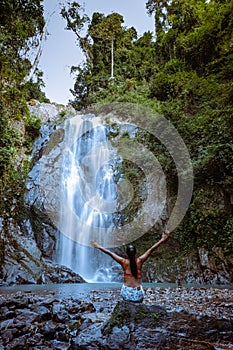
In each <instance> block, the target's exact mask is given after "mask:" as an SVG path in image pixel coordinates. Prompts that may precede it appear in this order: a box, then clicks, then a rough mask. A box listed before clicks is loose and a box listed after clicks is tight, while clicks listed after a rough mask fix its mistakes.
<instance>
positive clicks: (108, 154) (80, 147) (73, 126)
mask: <svg viewBox="0 0 233 350" xmlns="http://www.w3.org/2000/svg"><path fill="white" fill-rule="evenodd" d="M64 138H65V139H64V145H65V146H64V150H63V163H62V170H61V181H60V191H61V205H60V223H59V230H60V237H59V240H58V244H57V261H58V262H59V263H60V264H62V265H65V266H67V267H70V268H71V269H72V270H74V271H75V272H77V273H79V274H80V275H81V276H82V277H83V278H84V279H86V280H100V281H110V280H111V274H110V265H111V263H112V259H111V258H110V257H109V256H106V255H105V254H103V253H102V252H100V251H98V250H96V249H93V248H92V247H90V246H89V241H90V239H92V240H96V241H97V242H98V243H100V244H102V245H105V246H106V245H107V243H108V242H109V239H110V238H109V237H111V234H112V230H113V229H114V222H113V213H114V212H115V211H116V206H117V188H116V184H115V182H114V164H115V162H116V160H117V154H116V152H115V150H114V149H113V148H112V147H111V145H110V143H109V142H108V139H107V130H106V127H105V126H104V125H103V124H102V122H101V120H100V118H97V117H93V116H92V115H85V116H82V117H80V116H78V117H75V118H71V119H69V120H67V121H66V124H65V135H64Z"/></svg>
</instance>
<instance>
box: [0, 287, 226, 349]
mask: <svg viewBox="0 0 233 350" xmlns="http://www.w3.org/2000/svg"><path fill="white" fill-rule="evenodd" d="M64 288H65V287H64ZM144 289H145V300H144V302H143V303H142V304H132V303H126V302H123V301H122V300H121V298H120V295H119V292H120V286H119V287H114V288H110V287H109V288H107V289H106V288H105V289H101V288H95V287H94V286H93V288H92V287H91V285H89V288H86V289H84V290H82V292H81V293H80V294H79V295H75V296H72V295H65V294H64V293H62V292H61V291H59V290H53V289H49V288H48V287H45V288H44V289H41V290H40V291H33V289H31V290H30V286H29V287H28V288H27V290H21V291H19V290H18V291H15V290H14V289H8V290H7V289H5V290H4V289H2V290H0V292H1V297H0V322H1V323H0V336H1V337H0V339H1V340H0V350H3V349H6V350H10V349H23V350H25V349H29V350H31V349H34V350H39V349H41V350H42V349H43V350H48V349H55V350H65V349H66V350H72V349H90V350H92V349H131V350H135V349H136V350H143V349H147V350H150V349H164V350H165V349H172V350H173V349H198V350H202V349H216V350H220V349H233V327H232V326H233V290H232V289H230V288H228V289H226V288H222V289H220V288H200V287H199V288H197V287H192V288H184V287H180V288H177V287H176V288H171V287H169V288H164V287H144ZM71 294H72V293H71Z"/></svg>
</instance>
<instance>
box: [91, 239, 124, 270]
mask: <svg viewBox="0 0 233 350" xmlns="http://www.w3.org/2000/svg"><path fill="white" fill-rule="evenodd" d="M90 244H91V245H92V247H94V248H97V249H99V250H101V252H103V253H105V254H107V255H110V256H111V258H113V259H114V260H115V261H116V262H118V264H120V265H122V264H123V260H124V259H123V258H122V257H121V256H119V255H117V254H115V253H113V252H111V250H108V249H106V248H104V247H102V246H101V245H100V244H98V243H97V242H94V241H90Z"/></svg>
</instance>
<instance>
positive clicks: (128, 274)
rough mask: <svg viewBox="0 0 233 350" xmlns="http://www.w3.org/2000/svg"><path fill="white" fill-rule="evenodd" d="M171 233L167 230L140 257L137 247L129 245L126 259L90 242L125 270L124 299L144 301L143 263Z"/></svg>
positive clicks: (122, 289) (122, 291)
mask: <svg viewBox="0 0 233 350" xmlns="http://www.w3.org/2000/svg"><path fill="white" fill-rule="evenodd" d="M169 235H170V232H169V231H165V232H164V233H163V234H162V238H161V239H160V240H159V241H158V242H157V243H155V244H154V245H153V246H152V247H151V248H149V249H148V250H147V251H146V252H145V253H144V254H143V255H141V256H140V257H139V258H136V249H135V247H134V246H133V245H129V246H127V248H126V259H124V258H122V257H121V256H119V255H117V254H115V253H113V252H111V251H110V250H108V249H106V248H104V247H102V246H101V245H99V244H98V243H97V242H94V241H90V243H91V245H92V246H93V247H94V248H97V249H99V250H101V251H102V252H103V253H105V254H108V255H110V256H111V258H113V259H114V260H115V261H116V262H117V263H118V264H120V265H121V266H122V268H123V271H124V283H123V285H122V288H121V296H122V297H123V299H124V300H127V301H133V302H142V301H143V298H144V290H143V288H142V286H141V276H142V273H141V270H142V265H143V264H144V262H145V261H146V260H147V259H148V258H149V256H150V255H151V253H152V252H153V251H154V250H155V249H156V248H158V247H159V246H160V245H161V244H162V243H163V242H165V241H166V240H167V238H168V237H169Z"/></svg>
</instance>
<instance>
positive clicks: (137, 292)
mask: <svg viewBox="0 0 233 350" xmlns="http://www.w3.org/2000/svg"><path fill="white" fill-rule="evenodd" d="M121 296H122V298H123V299H124V300H126V301H133V302H135V303H140V302H142V301H143V298H144V290H143V288H142V286H139V287H135V288H133V287H127V286H126V285H124V284H123V285H122V287H121Z"/></svg>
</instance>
